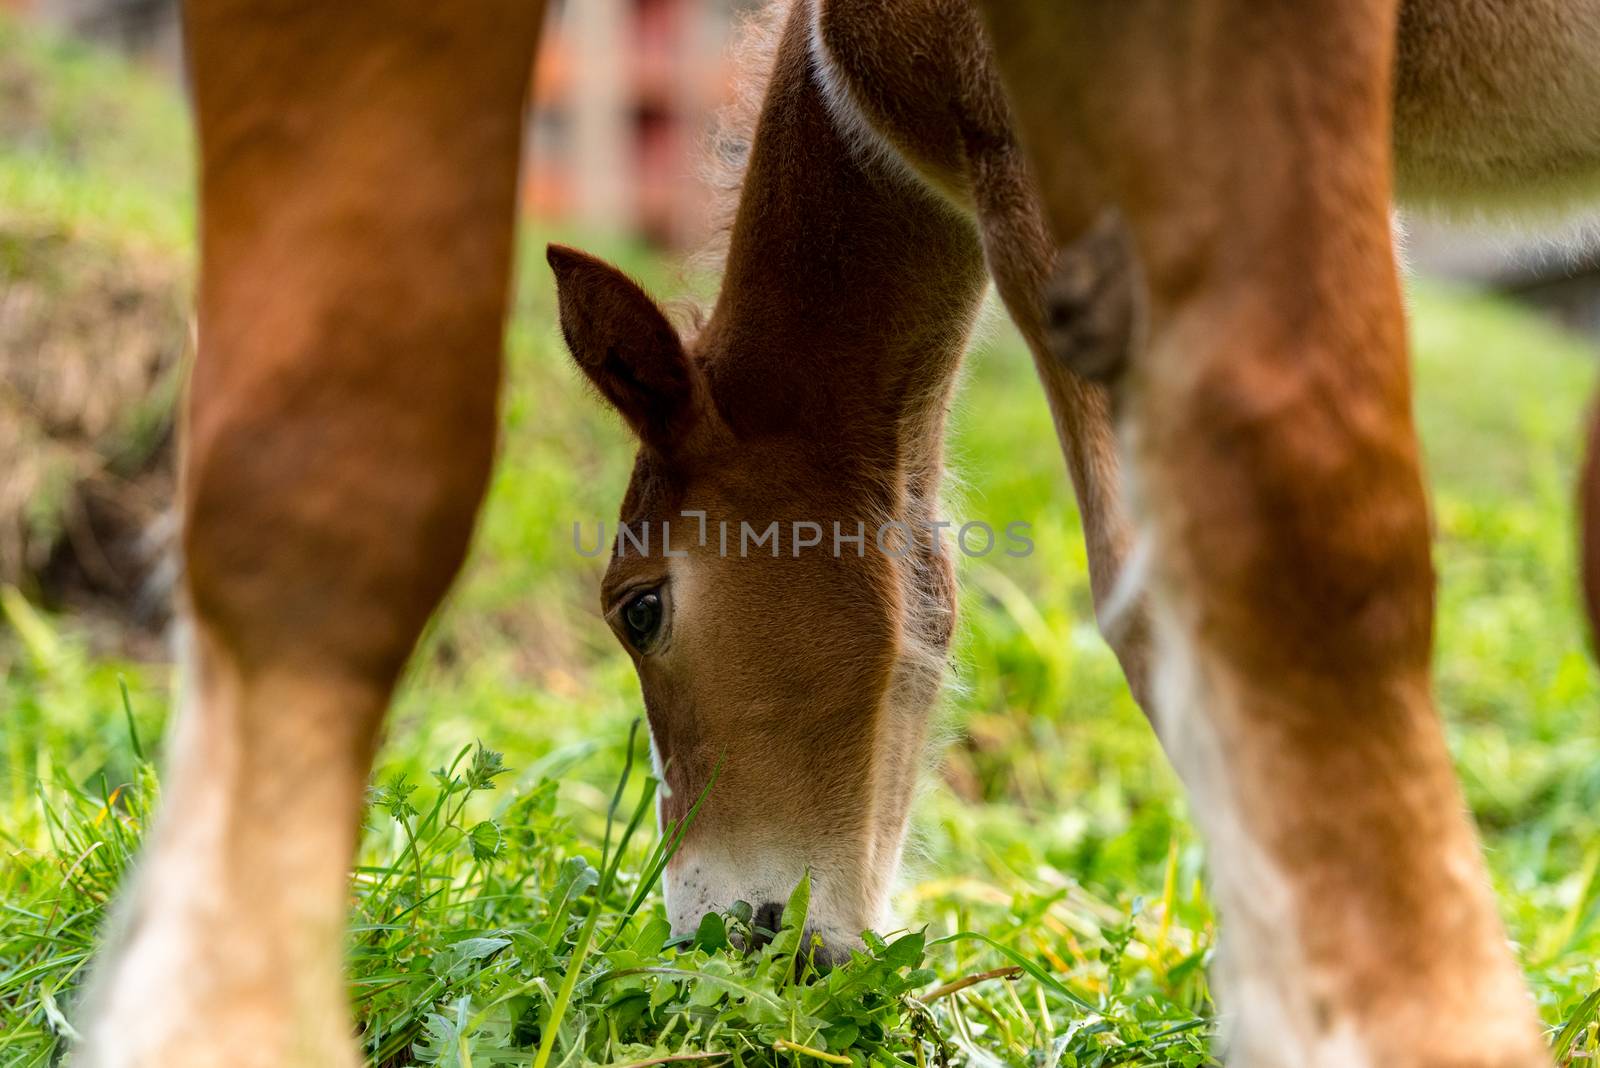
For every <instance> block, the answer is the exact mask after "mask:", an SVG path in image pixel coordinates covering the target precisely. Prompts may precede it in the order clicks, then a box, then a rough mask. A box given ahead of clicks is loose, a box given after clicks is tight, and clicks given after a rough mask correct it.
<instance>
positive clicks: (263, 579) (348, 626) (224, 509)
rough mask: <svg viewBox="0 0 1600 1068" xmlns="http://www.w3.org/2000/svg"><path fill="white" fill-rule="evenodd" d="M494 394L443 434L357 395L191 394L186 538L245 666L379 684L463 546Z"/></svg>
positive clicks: (483, 474)
mask: <svg viewBox="0 0 1600 1068" xmlns="http://www.w3.org/2000/svg"><path fill="white" fill-rule="evenodd" d="M300 385H301V386H305V385H307V383H306V382H301V383H300ZM492 398H493V394H492V391H491V392H490V393H489V394H488V396H487V397H486V398H484V399H483V400H482V401H481V402H480V403H479V404H477V405H476V407H480V408H481V409H482V411H481V412H480V413H479V420H478V421H479V424H480V425H479V427H477V428H475V429H472V430H470V431H469V430H467V429H465V428H462V429H461V432H460V433H458V434H456V435H454V439H453V440H447V438H448V437H450V435H448V434H447V431H448V429H449V428H448V427H444V426H440V425H438V421H437V420H436V419H435V418H434V415H433V412H431V411H428V410H424V409H422V408H420V407H418V408H415V409H414V410H413V409H412V408H409V407H408V406H405V405H399V404H394V403H390V404H381V403H376V402H375V401H374V399H373V398H372V397H371V396H366V395H361V394H351V395H349V396H344V397H341V396H340V395H339V393H338V392H337V391H336V390H330V392H329V395H328V396H326V397H325V398H324V400H323V402H322V403H317V402H314V401H312V402H308V401H307V400H306V399H305V396H304V394H301V393H299V392H298V391H291V390H288V389H287V388H286V389H285V390H284V391H283V392H281V393H275V392H274V390H273V388H272V387H270V386H269V387H268V388H265V389H262V390H259V391H254V392H251V393H249V394H248V395H238V394H237V393H236V392H230V393H229V395H227V396H221V395H218V394H217V393H212V394H210V395H199V396H197V397H196V398H195V414H194V417H193V419H192V420H191V423H192V425H193V426H194V427H195V428H196V429H195V431H194V432H193V433H191V435H190V438H189V441H188V443H187V444H188V455H187V458H186V463H185V471H184V483H185V486H184V491H185V516H184V539H183V543H184V553H185V567H186V586H187V592H188V596H189V601H190V608H191V610H192V611H193V612H194V614H195V615H196V617H197V620H198V622H200V623H201V624H202V625H204V626H206V627H207V628H208V630H209V631H210V632H211V633H212V634H213V636H214V637H216V638H217V639H218V640H220V641H221V642H222V644H223V645H224V647H225V648H226V649H227V651H228V652H229V654H230V655H231V656H232V657H234V658H235V659H236V660H237V661H238V662H239V666H240V667H241V668H242V669H244V670H246V671H250V670H252V669H257V668H263V667H269V666H273V665H291V666H294V667H296V668H315V669H318V670H322V671H327V672H331V673H336V674H341V675H349V676H355V677H358V678H362V679H365V680H367V681H369V682H372V683H374V684H376V685H378V686H381V687H387V685H388V684H389V683H390V682H392V681H393V679H394V677H395V676H396V675H397V674H398V672H399V670H400V668H401V666H402V665H403V663H404V661H405V659H406V657H407V656H408V655H409V653H410V651H411V648H412V645H413V643H414V642H415V640H416V638H417V636H418V635H419V634H420V632H421V630H422V627H423V625H424V624H425V622H426V620H427V618H428V616H429V614H430V613H431V612H432V611H433V609H434V607H435V605H436V604H437V603H438V601H439V599H440V598H441V597H442V596H443V594H444V592H445V589H446V588H447V587H448V585H449V583H450V581H451V579H452V578H453V577H454V575H455V573H456V570H457V569H458V567H459V565H460V562H461V560H462V558H463V556H464V554H465V551H466V547H467V542H468V539H469V536H470V533H471V530H472V525H473V520H474V517H475V515H476V511H477V507H478V502H479V500H480V498H481V495H482V491H483V487H484V485H485V482H486V480H487V476H488V472H489V464H490V456H491V452H492V440H493V429H492V428H493V419H494V406H493V399H492ZM390 399H391V401H392V400H393V398H390ZM341 400H342V401H343V402H344V403H340V402H341ZM443 402H444V399H442V398H441V399H440V403H443Z"/></svg>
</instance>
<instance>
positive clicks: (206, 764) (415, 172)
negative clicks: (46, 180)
mask: <svg viewBox="0 0 1600 1068" xmlns="http://www.w3.org/2000/svg"><path fill="white" fill-rule="evenodd" d="M541 7H542V5H541V3H539V2H538V0H533V2H528V0H492V2H488V3H474V4H466V5H455V4H452V5H435V4H424V3H406V4H379V3H368V2H365V0H356V2H350V3H337V4H309V5H308V4H300V3H286V2H285V3H279V2H272V0H196V2H194V3H191V4H190V5H188V11H187V30H188V36H189V46H190V56H191V59H192V67H191V70H192V73H193V78H194V83H193V84H194V89H195V94H196V110H197V115H198V125H199V137H200V148H201V157H202V166H201V211H200V219H201V246H202V250H201V251H202V255H201V260H202V276H201V281H200V287H199V323H200V343H199V360H198V363H197V366H196V368H195V373H194V378H193V381H192V383H191V387H190V394H189V398H188V411H187V419H186V423H185V427H184V429H185V438H184V442H183V445H184V449H183V453H184V456H183V459H184V464H183V503H184V521H185V529H184V540H183V545H184V552H185V557H186V561H185V562H186V589H185V592H186V600H187V611H188V617H189V626H188V630H189V638H188V642H187V655H186V660H187V667H188V671H187V677H186V678H185V679H184V686H183V697H182V712H181V716H180V721H179V723H178V725H177V728H176V731H175V733H174V736H173V745H172V751H171V753H170V755H169V759H168V766H167V769H166V779H167V782H166V788H165V792H164V804H163V811H162V816H161V820H160V824H159V826H158V827H157V828H156V829H155V830H154V832H153V834H152V836H151V839H150V841H149V843H148V844H147V847H146V849H145V854H144V857H143V860H142V862H141V865H140V870H139V872H138V873H137V876H136V878H135V882H134V885H133V886H132V887H130V889H129V891H128V892H127V893H126V894H125V897H126V900H124V901H123V902H122V904H121V909H120V918H119V922H118V925H117V927H116V929H115V930H114V931H113V933H112V945H111V947H110V948H109V949H108V951H107V954H106V958H105V959H104V960H103V961H102V962H101V963H100V966H99V969H98V974H97V976H96V979H95V981H94V985H93V987H92V990H91V994H90V997H89V999H88V1001H87V1002H86V1005H85V1008H84V1010H83V1011H84V1016H85V1029H86V1031H87V1033H88V1036H89V1037H88V1044H87V1047H86V1048H85V1049H83V1050H81V1051H80V1055H79V1057H78V1063H79V1064H82V1065H90V1066H94V1068H111V1066H117V1068H123V1066H143V1068H157V1066H159V1068H202V1066H203V1068H215V1066H218V1065H234V1066H254V1065H261V1066H268V1065H271V1066H273V1068H291V1066H292V1068H301V1066H313V1065H315V1066H319V1068H321V1066H328V1065H353V1064H355V1063H357V1062H358V1054H357V1052H356V1048H355V1045H354V1043H353V1041H352V1035H351V1027H350V1022H349V1014H348V1008H347V998H346V994H345V986H344V979H343V968H342V957H343V944H344V937H343V935H344V926H345V920H346V915H347V912H348V908H349V890H348V879H349V865H350V861H351V856H352V852H353V850H354V847H355V840H356V832H357V828H358V822H359V815H360V808H361V799H362V791H363V787H364V785H365V782H366V777H367V774H368V770H369V765H370V762H371V758H372V754H373V749H374V746H375V744H376V741H377V735H378V731H379V727H380V725H381V723H382V720H383V715H384V711H385V708H386V706H387V704H388V700H389V695H390V690H391V688H392V686H393V684H394V682H395V679H396V676H397V674H398V672H399V671H400V669H401V667H402V665H403V664H404V662H405V660H406V658H407V656H408V654H409V653H410V651H411V648H412V645H413V643H414V642H415V640H416V638H417V635H418V634H419V632H420V631H421V628H422V626H423V624H424V622H425V621H426V619H427V617H428V615H429V613H430V612H431V611H432V610H433V608H434V606H435V605H436V603H437V602H438V600H439V598H440V597H441V595H442V594H443V593H444V591H445V589H446V587H447V586H448V585H449V583H450V581H451V579H452V577H453V576H454V574H455V572H456V569H457V567H458V565H459V563H460V561H461V559H462V555H463V553H464V550H465V548H466V545H467V540H468V537H469V534H470V532H471V529H472V524H473V519H474V515H475V513H476V510H477V507H478V503H479V500H480V498H481V496H482V492H483V488H484V485H485V482H486V478H487V475H488V471H489V465H490V458H491V455H492V452H493V447H494V439H495V423H496V392H497V389H498V382H499V377H500V348H501V329H502V318H503V315H504V311H505V304H506V287H507V277H508V273H509V268H510V262H511V250H512V222H513V207H514V200H515V197H514V193H515V183H516V173H517V163H518V157H519V152H520V143H521V112H522V101H523V96H524V91H525V87H526V85H527V84H528V74H529V68H530V65H531V60H532V52H533V46H534V42H535V38H536V36H537V31H538V26H539V21H540V13H541Z"/></svg>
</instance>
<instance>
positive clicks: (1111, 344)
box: [1044, 212, 1143, 382]
mask: <svg viewBox="0 0 1600 1068" xmlns="http://www.w3.org/2000/svg"><path fill="white" fill-rule="evenodd" d="M1140 284H1141V283H1140V281H1139V272H1138V267H1137V265H1136V262H1135V253H1134V249H1133V240H1132V235H1131V234H1129V232H1128V230H1127V227H1126V226H1124V225H1123V224H1122V221H1121V218H1120V217H1119V216H1118V215H1117V214H1116V213H1115V212H1106V213H1105V214H1104V215H1102V216H1101V217H1100V219H1099V220H1098V221H1096V222H1095V223H1094V224H1093V225H1092V226H1090V227H1089V229H1088V230H1086V231H1085V232H1084V233H1083V235H1082V236H1081V237H1079V238H1078V239H1077V240H1075V241H1073V242H1072V243H1071V244H1068V245H1066V246H1065V247H1063V248H1061V249H1058V250H1057V252H1056V255H1055V260H1054V263H1053V264H1052V265H1051V270H1050V275H1049V278H1048V279H1047V280H1046V282H1045V290H1044V312H1045V323H1044V325H1045V343H1046V345H1047V346H1048V348H1049V350H1050V354H1051V356H1052V357H1054V358H1055V359H1056V360H1058V361H1060V362H1061V364H1062V365H1063V366H1065V367H1066V368H1067V369H1068V370H1070V371H1072V372H1073V373H1074V374H1076V375H1079V376H1080V377H1082V378H1086V379H1088V380H1089V381H1091V382H1109V381H1113V380H1115V379H1116V378H1117V377H1118V376H1119V375H1120V374H1121V373H1122V370H1123V368H1125V367H1126V366H1127V363H1128V355H1129V353H1130V352H1131V351H1132V349H1133V347H1134V346H1135V345H1136V344H1138V336H1139V331H1140V325H1141V322H1140V320H1141V316H1142V314H1143V308H1142V303H1143V302H1142V299H1141V291H1140Z"/></svg>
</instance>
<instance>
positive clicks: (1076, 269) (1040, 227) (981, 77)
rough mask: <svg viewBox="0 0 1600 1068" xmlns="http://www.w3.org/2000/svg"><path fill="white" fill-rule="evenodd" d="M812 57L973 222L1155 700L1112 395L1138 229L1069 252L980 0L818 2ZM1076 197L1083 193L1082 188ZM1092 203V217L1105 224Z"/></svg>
mask: <svg viewBox="0 0 1600 1068" xmlns="http://www.w3.org/2000/svg"><path fill="white" fill-rule="evenodd" d="M807 2H808V3H809V5H810V8H809V14H810V17H811V23H812V25H811V32H812V41H811V46H812V58H813V67H814V70H815V72H816V74H817V76H818V77H819V79H820V80H821V83H822V85H823V88H824V91H825V94H826V96H827V99H828V103H829V106H830V110H831V111H832V114H833V118H834V121H835V122H836V123H838V124H839V125H840V126H841V127H842V128H844V129H845V130H847V131H849V132H850V133H851V134H852V136H853V138H854V139H855V140H856V141H857V142H858V143H859V144H861V145H863V146H865V147H866V148H867V149H868V150H870V151H873V152H879V153H882V154H885V155H888V156H890V157H892V158H896V159H898V160H899V161H900V162H902V163H904V164H905V175H906V177H907V179H908V180H912V181H916V182H918V183H919V184H921V185H924V186H926V187H928V188H931V189H933V190H934V191H936V192H938V193H939V194H940V195H942V196H944V197H945V198H946V199H948V200H949V201H950V202H952V203H953V204H955V205H957V206H958V207H959V208H960V209H961V210H962V211H963V212H964V213H966V214H969V215H970V216H971V217H972V218H973V220H974V222H975V225H976V227H977V229H978V232H979V234H980V236H981V238H982V241H983V247H984V254H985V257H986V259H987V260H988V265H989V269H990V272H991V273H992V274H993V276H994V279H995V284H996V286H997V288H998V290H999V292H1000V296H1001V298H1002V299H1003V300H1004V302H1005V305H1006V308H1007V310H1008V311H1009V312H1010V313H1011V317H1012V319H1013V321H1015V323H1016V324H1017V327H1018V329H1020V330H1021V332H1022V335H1023V337H1024V338H1025V339H1026V341H1027V343H1028V346H1029V348H1030V349H1031V350H1032V352H1033V356H1034V361H1035V365H1036V366H1037V368H1038V371H1039V377H1040V380H1041V381H1042V382H1043V384H1044V387H1045V392H1046V394H1047V396H1048V398H1049V401H1050V408H1051V412H1052V415H1053V416H1054V420H1055V425H1056V433H1057V437H1058V438H1059V440H1060V443H1061V449H1062V453H1063V455H1064V457H1065V459H1066V461H1067V467H1068V469H1069V471H1070V472H1071V474H1072V483H1073V488H1074V490H1075V491H1076V493H1077V498H1078V506H1079V512H1080V514H1081V516H1082V518H1083V529H1084V540H1085V543H1086V547H1087V550H1088V559H1089V577H1090V583H1091V585H1092V587H1093V591H1094V599H1095V609H1096V615H1097V617H1098V619H1099V623H1100V627H1101V631H1102V633H1104V635H1105V637H1106V640H1107V642H1108V643H1109V644H1110V646H1111V648H1112V650H1113V651H1114V652H1115V653H1116V655H1117V658H1118V660H1119V661H1120V662H1121V664H1122V668H1123V672H1124V674H1125V675H1126V676H1127V679H1128V683H1129V686H1130V687H1131V688H1132V690H1133V693H1134V696H1135V697H1136V698H1137V699H1138V700H1139V702H1140V704H1141V705H1143V704H1145V703H1146V694H1147V680H1148V667H1147V665H1148V659H1149V657H1148V646H1149V642H1148V630H1147V626H1146V622H1145V617H1144V610H1143V606H1142V604H1140V603H1139V602H1138V600H1137V598H1135V597H1133V596H1121V594H1122V593H1124V592H1129V593H1131V592H1133V591H1136V589H1137V585H1138V584H1137V582H1131V581H1128V579H1130V578H1132V576H1129V575H1127V574H1126V573H1125V567H1126V566H1127V564H1128V562H1129V559H1130V553H1131V550H1132V547H1133V544H1134V530H1133V525H1132V524H1131V523H1130V522H1129V520H1128V516H1127V507H1126V505H1125V503H1124V500H1123V494H1122V485H1121V478H1120V476H1119V471H1118V456H1117V449H1116V436H1115V432H1114V428H1113V425H1112V419H1111V407H1110V395H1109V394H1108V393H1107V391H1106V390H1105V389H1104V388H1103V386H1101V385H1099V384H1097V381H1100V380H1106V379H1114V378H1115V377H1116V376H1117V375H1118V374H1120V372H1121V368H1122V367H1123V366H1124V364H1125V362H1126V358H1127V354H1128V352H1129V351H1130V349H1131V348H1132V346H1133V345H1134V344H1136V343H1137V334H1138V331H1139V328H1140V326H1141V321H1142V308H1141V304H1140V301H1141V296H1142V288H1141V283H1140V280H1139V277H1138V272H1137V268H1136V265H1135V264H1134V263H1133V262H1132V255H1133V251H1132V247H1131V242H1130V241H1129V240H1128V239H1127V234H1126V228H1125V227H1124V226H1122V225H1121V224H1120V222H1119V221H1118V220H1116V219H1115V218H1114V217H1111V216H1109V215H1108V214H1106V213H1104V212H1100V213H1099V217H1098V218H1097V219H1095V221H1094V222H1093V223H1091V224H1089V225H1087V226H1086V232H1085V235H1084V237H1083V239H1082V240H1080V241H1077V242H1075V243H1074V244H1073V245H1072V246H1070V247H1068V248H1065V249H1062V250H1060V251H1058V250H1057V249H1056V247H1055V242H1054V241H1053V240H1052V239H1051V236H1050V234H1049V233H1048V232H1047V230H1046V227H1045V223H1044V219H1043V216H1042V213H1041V212H1042V209H1041V206H1040V198H1039V190H1038V189H1037V188H1036V184H1035V181H1034V176H1033V175H1032V173H1031V172H1030V168H1029V166H1028V164H1027V160H1026V158H1025V156H1024V153H1023V152H1022V150H1021V148H1020V146H1019V145H1018V144H1017V141H1016V138H1015V135H1014V130H1013V120H1012V116H1011V113H1010V108H1009V106H1008V104H1007V101H1006V94H1005V90H1004V87H1003V86H1002V85H1001V84H1000V81H999V78H998V76H997V74H996V71H995V69H994V64H993V57H992V56H991V55H990V50H989V46H988V43H987V40H986V37H985V34H984V32H983V27H982V24H981V22H980V20H979V18H978V13H977V12H976V10H975V9H974V8H973V6H972V4H971V2H970V0H899V2H897V3H895V4H893V5H888V6H885V5H884V4H882V3H881V2H879V0H807ZM1076 188H1077V187H1073V191H1076ZM1095 210H1096V209H1095V208H1094V207H1093V205H1090V204H1087V203H1086V204H1085V205H1084V207H1083V211H1084V214H1085V217H1086V218H1088V217H1089V216H1090V215H1091V214H1093V213H1094V212H1095Z"/></svg>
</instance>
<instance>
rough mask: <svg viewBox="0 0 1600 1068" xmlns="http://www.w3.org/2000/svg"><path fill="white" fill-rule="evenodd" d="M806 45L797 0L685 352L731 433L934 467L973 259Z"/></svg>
mask: <svg viewBox="0 0 1600 1068" xmlns="http://www.w3.org/2000/svg"><path fill="white" fill-rule="evenodd" d="M808 44H809V27H808V24H807V20H806V18H805V4H803V3H797V4H795V5H794V10H793V11H792V13H791V17H790V19H789V23H788V25H787V27H786V28H785V30H784V35H783V40H782V43H781V45H780V48H779V53H778V57H777V63H776V68H775V70H774V73H773V77H772V82H771V84H770V86H769V88H768V91H767V97H766V102H765V105H764V106H763V109H762V113H761V118H760V122H759V124H758V126H757V128H756V133H755V137H754V139H753V143H752V145H751V147H750V159H749V166H748V170H747V172H746V175H745V181H744V186H743V192H742V194H741V198H740V202H739V209H738V214H737V216H736V218H735V222H734V228H733V234H732V240H731V247H730V250H729V255H728V262H727V270H726V274H725V276H724V279H723V286H722V292H721V295H720V297H719V299H718V302H717V306H716V309H715V310H714V311H713V313H712V316H711V320H710V322H709V323H708V325H707V327H706V330H705V332H704V334H703V335H702V337H701V343H700V345H699V346H698V347H699V350H700V352H701V355H702V359H703V360H704V366H705V368H706V372H707V376H708V378H709V380H710V382H711V385H712V392H713V395H714V396H715V397H717V399H718V403H719V406H720V407H721V408H722V409H723V415H724V417H725V418H727V420H728V421H729V423H730V424H731V425H732V426H733V427H734V429H735V430H736V431H740V432H751V433H762V432H774V431H776V432H780V433H789V434H793V435H796V436H813V437H819V438H820V437H821V436H823V435H826V436H827V438H828V441H829V443H830V445H832V446H833V447H836V448H838V447H843V448H846V449H850V448H853V449H855V450H856V451H857V452H858V454H862V455H866V456H870V457H872V458H873V460H874V461H875V462H880V463H881V462H882V461H884V460H888V459H889V457H887V456H884V455H883V453H884V451H885V450H886V449H887V450H892V456H893V457H894V459H895V461H897V462H898V464H899V466H900V467H901V469H902V470H907V469H913V468H918V467H930V468H932V469H934V470H936V469H937V467H938V455H939V449H940V438H941V437H942V434H943V425H944V412H945V410H946V407H947V406H948V403H949V396H950V390H951V387H952V385H953V382H954V379H955V374H956V371H957V369H958V367H959V365H960V359H961V353H962V351H963V349H964V348H965V345H966V341H967V335H968V332H969V330H970V329H971V326H972V322H973V320H974V318H975V315H976V313H977V308H978V305H979V301H980V299H981V297H982V292H983V286H984V277H985V275H984V268H983V256H982V252H981V250H980V248H979V245H978V241H977V236H976V233H975V232H974V228H973V227H972V225H971V223H970V222H969V221H968V220H966V219H964V218H963V217H962V216H961V215H959V214H958V213H957V212H956V211H955V209H953V208H952V207H951V206H949V205H948V204H946V203H945V202H943V201H941V200H939V199H938V198H937V196H936V195H935V194H934V193H932V192H930V191H929V190H928V189H927V188H926V187H924V186H923V185H922V184H921V183H920V182H918V181H917V180H916V179H915V178H913V177H912V176H911V175H910V174H909V173H908V172H906V171H904V170H903V169H901V168H900V167H899V165H898V164H897V163H896V162H894V161H893V160H891V159H890V158H888V157H887V154H886V153H883V152H875V151H873V150H871V148H870V146H866V145H862V144H860V143H851V141H850V140H849V138H848V136H847V135H845V134H842V133H841V132H840V129H839V127H838V125H837V124H836V122H835V119H834V117H833V115H832V114H830V111H829V107H828V103H827V100H826V98H825V97H824V95H823V90H822V89H821V87H820V86H819V85H818V84H817V82H816V79H815V75H814V73H813V71H812V68H811V61H810V52H809V47H808ZM858 140H859V139H858ZM919 454H920V455H919ZM927 488H929V489H931V488H932V487H927Z"/></svg>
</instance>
